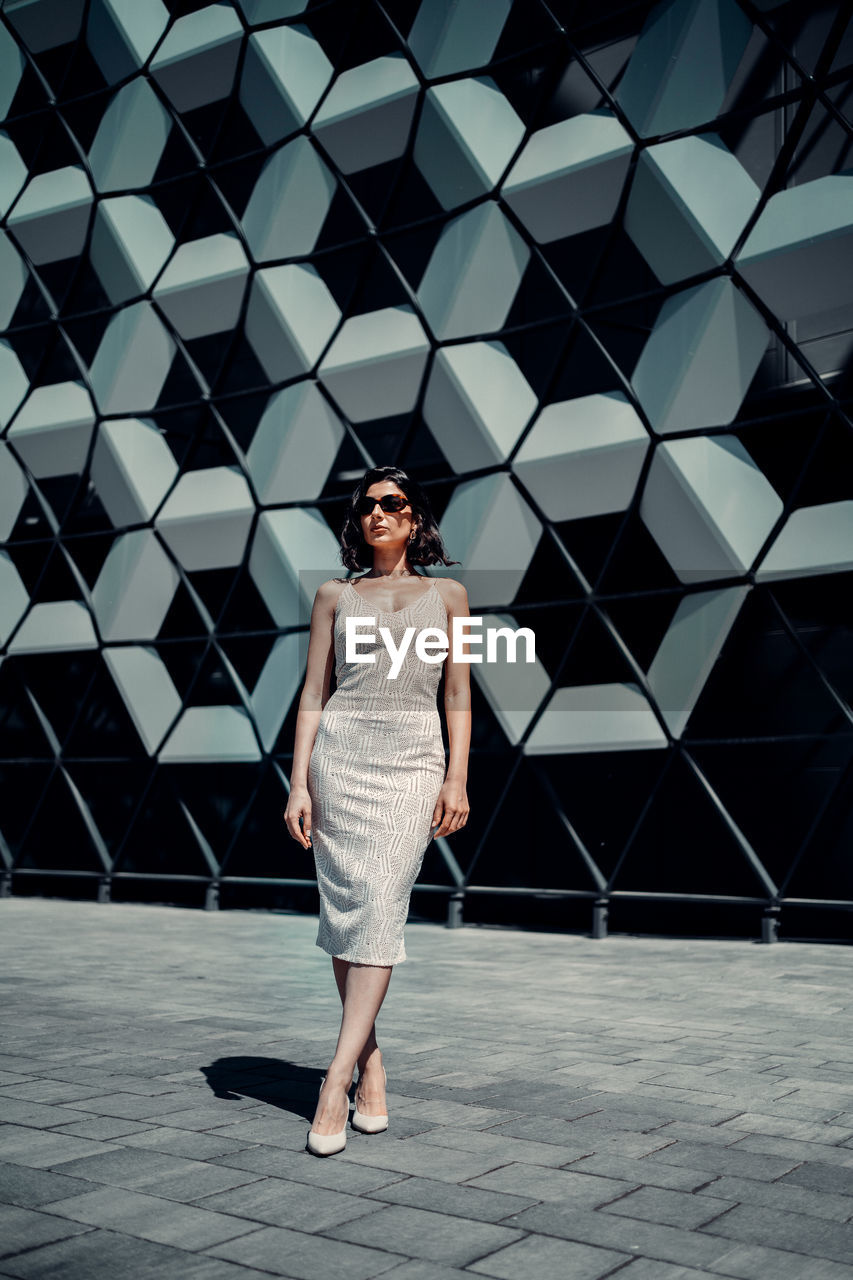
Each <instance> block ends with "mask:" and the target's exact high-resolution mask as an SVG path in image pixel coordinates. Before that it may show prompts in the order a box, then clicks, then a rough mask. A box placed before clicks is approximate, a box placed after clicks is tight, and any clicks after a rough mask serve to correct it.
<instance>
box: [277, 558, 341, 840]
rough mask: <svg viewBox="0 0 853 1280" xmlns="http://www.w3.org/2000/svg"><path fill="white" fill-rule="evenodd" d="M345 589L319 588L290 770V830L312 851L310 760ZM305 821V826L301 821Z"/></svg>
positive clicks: (336, 586)
mask: <svg viewBox="0 0 853 1280" xmlns="http://www.w3.org/2000/svg"><path fill="white" fill-rule="evenodd" d="M341 590H342V587H341V584H340V583H339V582H335V581H333V580H332V581H329V582H324V583H323V585H322V586H321V587H319V588H318V590H317V594H316V596H315V597H314V606H313V608H312V610H311V631H310V634H309V639H308V659H307V662H306V664H305V683H304V685H303V686H302V696H301V697H300V699H299V710H298V712H297V715H296V733H295V735H294V744H293V765H292V767H291V771H290V797H289V799H288V802H287V808H286V809H285V811H284V820H285V822H286V823H287V829H288V831H289V832H290V834H291V836H292V837H293V839H294V840H298V841H299V843H300V844H301V845H302V847H303V848H304V849H308V848H310V847H311V846H310V840H309V837H310V835H311V797H310V796H309V794H308V761H309V760H310V759H311V752H312V751H313V749H314V740H315V738H316V737H317V726H318V725H319V723H320V714H321V712H322V710H323V707H324V706H325V705H326V702H327V701H328V698H329V687H330V685H331V680H332V670H333V668H334V662H335V636H334V625H335V604H336V602H337V599H338V595H339V593H340V591H341ZM300 818H302V827H300V825H299V819H300Z"/></svg>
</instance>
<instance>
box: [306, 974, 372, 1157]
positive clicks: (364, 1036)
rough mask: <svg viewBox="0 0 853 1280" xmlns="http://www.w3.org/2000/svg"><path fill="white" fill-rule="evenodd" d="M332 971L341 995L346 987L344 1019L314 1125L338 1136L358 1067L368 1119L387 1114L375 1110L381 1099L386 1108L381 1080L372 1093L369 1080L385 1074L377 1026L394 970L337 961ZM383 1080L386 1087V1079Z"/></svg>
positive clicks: (324, 1132) (317, 1130) (344, 1119)
mask: <svg viewBox="0 0 853 1280" xmlns="http://www.w3.org/2000/svg"><path fill="white" fill-rule="evenodd" d="M344 965H346V969H345V970H344V968H343V966H344ZM334 968H335V981H336V982H337V984H338V991H339V992H341V989H342V988H343V990H342V1000H343V1016H342V1018H341V1029H340V1033H339V1035H338V1043H337V1047H336V1049H335V1056H334V1058H333V1059H332V1061H331V1063H330V1065H329V1070H328V1071H327V1072H326V1083H325V1084H324V1086H323V1089H322V1092H321V1093H320V1099H319V1102H318V1103H317V1112H316V1114H315V1116H314V1122H313V1124H312V1125H311V1128H312V1129H313V1130H314V1132H315V1133H319V1134H329V1133H339V1132H340V1131H341V1129H342V1128H343V1127H344V1125H345V1124H346V1117H347V1110H348V1101H347V1095H348V1093H349V1088H350V1085H351V1084H352V1076H353V1071H354V1070H355V1066H356V1063H359V1067H360V1070H361V1072H362V1076H363V1086H362V1089H361V1094H362V1095H364V1097H363V1101H364V1104H365V1105H364V1114H365V1115H370V1114H377V1115H379V1114H382V1113H383V1111H382V1109H381V1108H380V1109H378V1110H377V1109H376V1107H377V1104H378V1101H379V1098H380V1095H381V1098H382V1102H383V1103H384V1089H381V1090H380V1087H379V1081H378V1080H375V1082H374V1080H371V1081H370V1082H369V1083H370V1087H369V1088H368V1079H367V1077H368V1076H371V1077H376V1076H377V1075H379V1074H380V1073H381V1055H380V1052H379V1049H378V1047H376V1031H375V1023H376V1015H377V1014H378V1013H379V1010H380V1009H381V1007H382V1001H383V1000H384V999H385V993H386V991H387V990H388V983H389V982H390V981H391V965H368V964H349V963H347V962H346V961H341V960H339V959H337V958H336V959H335V966H334ZM368 1051H369V1052H368ZM362 1062H363V1064H364V1065H363V1066H362V1065H361V1064H362ZM382 1079H383V1082H384V1077H382ZM361 1101H362V1098H361V1097H360V1098H359V1102H361ZM359 1110H362V1107H361V1106H359Z"/></svg>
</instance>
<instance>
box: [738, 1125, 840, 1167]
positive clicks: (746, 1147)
mask: <svg viewBox="0 0 853 1280" xmlns="http://www.w3.org/2000/svg"><path fill="white" fill-rule="evenodd" d="M731 1150H732V1151H751V1152H754V1153H755V1154H757V1155H767V1156H782V1157H783V1158H784V1159H791V1160H799V1161H803V1160H816V1161H819V1162H820V1163H821V1164H834V1165H840V1166H842V1167H848V1168H853V1152H851V1151H850V1150H849V1149H848V1148H847V1147H846V1146H845V1145H842V1146H840V1147H823V1146H819V1145H818V1144H816V1143H814V1142H799V1141H796V1140H794V1139H790V1138H773V1137H770V1136H769V1135H768V1134H764V1133H749V1134H746V1135H745V1136H744V1137H743V1138H741V1139H739V1141H738V1142H736V1143H732V1145H731Z"/></svg>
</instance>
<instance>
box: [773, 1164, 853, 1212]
mask: <svg viewBox="0 0 853 1280" xmlns="http://www.w3.org/2000/svg"><path fill="white" fill-rule="evenodd" d="M820 1161H821V1157H820V1156H818V1158H817V1159H816V1160H812V1161H807V1162H806V1163H805V1164H801V1165H799V1166H798V1167H797V1168H796V1169H794V1170H793V1171H792V1172H791V1173H788V1174H786V1175H785V1177H783V1178H781V1179H780V1185H782V1186H784V1185H786V1184H789V1185H790V1184H793V1185H794V1186H797V1187H810V1188H811V1189H812V1190H813V1191H830V1192H836V1193H838V1194H840V1195H845V1196H853V1168H850V1169H848V1168H839V1167H838V1166H837V1165H828V1164H823V1163H821V1162H820ZM851 1212H853V1210H851Z"/></svg>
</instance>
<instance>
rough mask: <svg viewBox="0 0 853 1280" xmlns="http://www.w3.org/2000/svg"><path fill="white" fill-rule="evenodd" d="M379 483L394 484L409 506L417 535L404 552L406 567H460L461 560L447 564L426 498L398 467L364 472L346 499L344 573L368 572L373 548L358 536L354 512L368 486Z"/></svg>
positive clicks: (357, 518)
mask: <svg viewBox="0 0 853 1280" xmlns="http://www.w3.org/2000/svg"><path fill="white" fill-rule="evenodd" d="M379 480H390V481H391V482H392V483H393V484H396V485H397V486H398V487H399V489H400V490H401V492H402V493H404V494H405V495H406V497H407V498H408V499H409V502H410V503H411V507H412V516H413V518H414V519H415V520H416V522H417V533H416V535H415V537H414V539H413V540H412V541H411V542H410V543H409V545H408V547H407V549H406V555H407V557H408V560H409V563H410V564H412V565H415V564H461V563H462V561H461V560H451V559H450V558H449V557H448V555H447V551H446V549H445V546H444V542H443V540H442V537H441V534H440V533H439V531H438V525H437V524H436V522H435V517H434V516H433V514H432V511H431V510H430V505H429V498H428V497H427V495H426V494H425V492H424V491H423V489H422V488H421V486H420V485H419V484H418V482H417V480H413V479H412V477H411V476H409V475H407V474H406V472H405V471H401V470H400V468H399V467H371V468H370V470H369V471H365V473H364V475H363V476H362V477H361V479H360V480H359V482H358V484H357V485H356V487H355V488H354V489H353V492H352V497H351V498H350V505H349V509H348V510H347V513H346V517H345V519H344V524H343V528H342V529H341V561H342V562H343V564H344V565H345V566H346V568H347V569H352V570H358V569H364V568H368V569H369V568H372V566H373V548H372V547H371V546H370V544H369V543H368V542H365V540H364V538H363V537H362V533H361V518H360V516H359V514H358V512H357V510H356V503H357V502H358V500H359V498H363V497H364V496H365V494H366V493H367V490H368V489H369V488H370V486H371V485H372V484H376V483H377V481H379Z"/></svg>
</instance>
